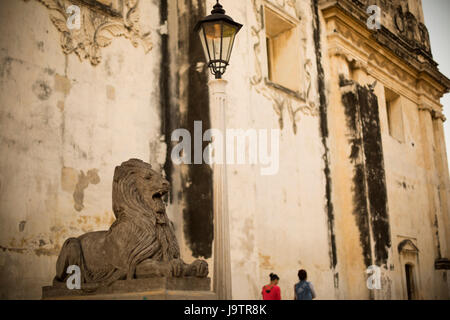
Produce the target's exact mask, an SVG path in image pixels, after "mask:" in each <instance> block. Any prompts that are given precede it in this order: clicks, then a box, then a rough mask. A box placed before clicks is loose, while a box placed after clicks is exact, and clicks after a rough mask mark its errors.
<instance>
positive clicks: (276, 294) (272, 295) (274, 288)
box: [261, 273, 281, 300]
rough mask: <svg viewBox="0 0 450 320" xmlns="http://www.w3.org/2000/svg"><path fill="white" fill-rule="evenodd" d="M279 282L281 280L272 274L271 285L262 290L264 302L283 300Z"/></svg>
mask: <svg viewBox="0 0 450 320" xmlns="http://www.w3.org/2000/svg"><path fill="white" fill-rule="evenodd" d="M279 280H280V278H279V277H278V276H277V275H276V274H273V273H271V274H270V283H269V284H268V285H265V286H264V287H263V288H262V292H261V293H262V297H263V300H281V290H280V287H279V286H278V281H279Z"/></svg>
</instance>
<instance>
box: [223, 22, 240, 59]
mask: <svg viewBox="0 0 450 320" xmlns="http://www.w3.org/2000/svg"><path fill="white" fill-rule="evenodd" d="M236 33H237V27H236V26H233V25H231V24H228V23H224V24H223V42H222V47H223V49H222V50H223V53H222V59H223V60H225V61H226V62H228V61H230V56H231V50H232V49H233V43H234V38H235V36H236Z"/></svg>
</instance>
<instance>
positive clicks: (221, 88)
mask: <svg viewBox="0 0 450 320" xmlns="http://www.w3.org/2000/svg"><path fill="white" fill-rule="evenodd" d="M241 28H242V24H240V23H237V22H235V21H234V20H233V19H231V18H230V17H229V16H227V15H225V10H223V7H222V5H221V4H220V3H219V0H217V3H216V4H215V5H214V9H213V10H212V11H211V15H209V16H207V17H205V18H203V19H202V20H200V21H199V22H198V23H197V25H196V26H195V32H197V33H198V35H199V36H200V40H201V42H202V46H203V51H204V53H205V57H206V62H207V65H208V67H209V69H210V70H211V73H212V74H213V75H214V76H215V79H213V80H211V81H209V83H208V85H209V94H210V105H211V109H210V117H211V127H212V128H216V129H219V131H221V133H222V137H221V138H222V142H223V143H222V148H223V152H222V159H221V160H222V161H221V162H220V163H217V162H216V161H217V160H216V161H215V162H214V163H213V208H214V209H213V210H214V281H213V283H214V292H215V293H216V294H217V297H218V298H219V299H222V300H231V298H232V295H231V259H230V231H229V218H228V187H227V166H226V163H227V151H226V144H227V143H226V141H227V138H226V137H227V134H226V121H225V119H226V116H225V110H226V105H227V95H226V86H227V81H226V80H223V79H222V75H223V74H224V73H225V70H226V68H227V66H228V63H229V61H230V56H231V50H232V49H233V44H234V39H235V37H236V34H237V33H238V32H239V30H240V29H241ZM217 138H218V137H215V139H217ZM215 139H214V141H216V140H215Z"/></svg>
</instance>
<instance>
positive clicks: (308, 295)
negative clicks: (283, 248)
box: [294, 269, 316, 300]
mask: <svg viewBox="0 0 450 320" xmlns="http://www.w3.org/2000/svg"><path fill="white" fill-rule="evenodd" d="M298 278H299V280H300V281H299V282H298V283H297V284H296V285H295V286H294V300H312V299H314V298H315V297H316V292H315V291H314V287H313V285H312V283H311V282H309V281H306V278H307V273H306V271H305V270H303V269H301V270H299V271H298Z"/></svg>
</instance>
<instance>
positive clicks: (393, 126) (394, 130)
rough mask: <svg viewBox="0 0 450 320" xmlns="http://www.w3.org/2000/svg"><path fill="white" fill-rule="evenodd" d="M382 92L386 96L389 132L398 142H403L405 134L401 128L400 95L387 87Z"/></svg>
mask: <svg viewBox="0 0 450 320" xmlns="http://www.w3.org/2000/svg"><path fill="white" fill-rule="evenodd" d="M384 94H385V97H386V114H387V122H388V127H389V134H390V135H391V137H393V138H395V139H397V140H398V141H399V142H404V141H405V134H404V130H403V112H402V104H401V97H400V96H399V95H398V94H396V93H395V92H393V91H391V90H389V89H387V88H385V91H384Z"/></svg>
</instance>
